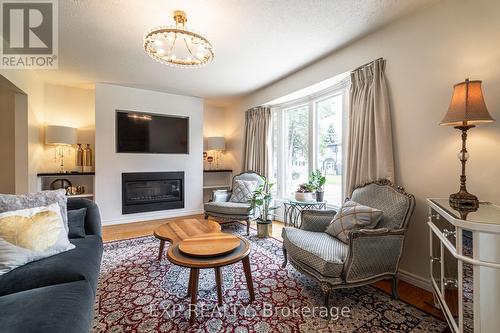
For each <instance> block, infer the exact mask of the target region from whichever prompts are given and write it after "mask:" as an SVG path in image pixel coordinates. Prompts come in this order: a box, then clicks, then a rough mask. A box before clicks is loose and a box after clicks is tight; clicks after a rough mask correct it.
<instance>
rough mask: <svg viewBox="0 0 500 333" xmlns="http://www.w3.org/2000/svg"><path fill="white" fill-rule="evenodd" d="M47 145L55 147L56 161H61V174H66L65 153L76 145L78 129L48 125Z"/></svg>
mask: <svg viewBox="0 0 500 333" xmlns="http://www.w3.org/2000/svg"><path fill="white" fill-rule="evenodd" d="M45 144H46V145H51V146H55V154H56V156H55V159H56V160H57V159H59V161H60V170H59V172H60V173H64V151H65V150H66V149H68V150H69V149H71V146H72V145H75V144H76V128H73V127H67V126H54V125H48V126H47V128H46V129H45Z"/></svg>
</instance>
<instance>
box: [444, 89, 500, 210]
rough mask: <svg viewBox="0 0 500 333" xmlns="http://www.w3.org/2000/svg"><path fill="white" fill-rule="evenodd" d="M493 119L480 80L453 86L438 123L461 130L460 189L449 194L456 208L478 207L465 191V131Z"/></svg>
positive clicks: (474, 199)
mask: <svg viewBox="0 0 500 333" xmlns="http://www.w3.org/2000/svg"><path fill="white" fill-rule="evenodd" d="M493 121H495V120H494V119H493V118H492V117H491V116H490V114H489V113H488V109H487V108H486V104H485V102H484V97H483V92H482V90H481V81H469V79H465V81H464V82H461V83H458V84H456V85H455V86H454V88H453V96H452V98H451V103H450V106H449V108H448V112H447V113H446V115H445V116H444V118H443V120H442V121H441V123H440V125H447V126H454V127H455V128H456V129H458V130H460V131H461V132H462V150H461V151H460V153H459V154H458V158H459V160H460V162H461V164H462V174H461V175H460V190H459V191H458V192H457V193H453V194H451V195H450V198H449V200H450V206H451V207H453V208H455V209H457V210H469V211H475V210H477V208H478V207H479V200H478V199H477V197H476V196H475V195H473V194H470V193H469V192H467V188H466V176H465V163H466V162H467V159H468V158H469V153H468V152H467V148H466V141H467V131H468V130H469V129H471V128H473V127H476V125H475V124H476V123H488V122H493Z"/></svg>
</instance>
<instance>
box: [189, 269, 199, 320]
mask: <svg viewBox="0 0 500 333" xmlns="http://www.w3.org/2000/svg"><path fill="white" fill-rule="evenodd" d="M191 274H192V275H193V283H192V284H191V304H190V305H189V311H190V312H191V313H190V316H189V325H193V324H194V321H195V319H196V303H198V278H199V275H200V270H199V269H198V268H191Z"/></svg>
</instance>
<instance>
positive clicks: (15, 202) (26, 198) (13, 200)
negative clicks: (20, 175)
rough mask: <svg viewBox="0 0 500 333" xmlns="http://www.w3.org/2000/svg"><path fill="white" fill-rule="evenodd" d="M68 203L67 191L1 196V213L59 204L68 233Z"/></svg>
mask: <svg viewBox="0 0 500 333" xmlns="http://www.w3.org/2000/svg"><path fill="white" fill-rule="evenodd" d="M67 201H68V197H67V196H66V190H63V189H61V190H55V191H41V192H37V193H30V194H22V195H14V194H0V213H4V212H8V211H11V210H19V209H25V208H34V207H41V206H48V205H50V204H53V203H57V204H58V205H59V208H60V209H61V216H62V219H63V221H64V228H66V231H68V210H67V205H66V203H67Z"/></svg>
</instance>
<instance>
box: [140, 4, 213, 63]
mask: <svg viewBox="0 0 500 333" xmlns="http://www.w3.org/2000/svg"><path fill="white" fill-rule="evenodd" d="M174 21H175V27H173V26H160V27H156V28H154V29H152V30H150V31H149V32H148V33H146V35H145V36H144V50H145V51H146V53H147V54H148V55H149V56H150V57H151V58H153V59H154V60H156V61H159V62H161V63H163V64H166V65H170V66H174V67H182V68H196V67H201V66H204V65H206V64H208V63H210V62H211V61H212V60H213V58H214V51H213V47H212V44H211V43H210V42H209V40H208V39H207V38H205V37H204V36H202V35H201V34H199V33H196V32H194V31H191V30H188V29H186V26H185V25H186V22H187V17H186V13H185V12H183V11H181V10H176V11H174Z"/></svg>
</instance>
